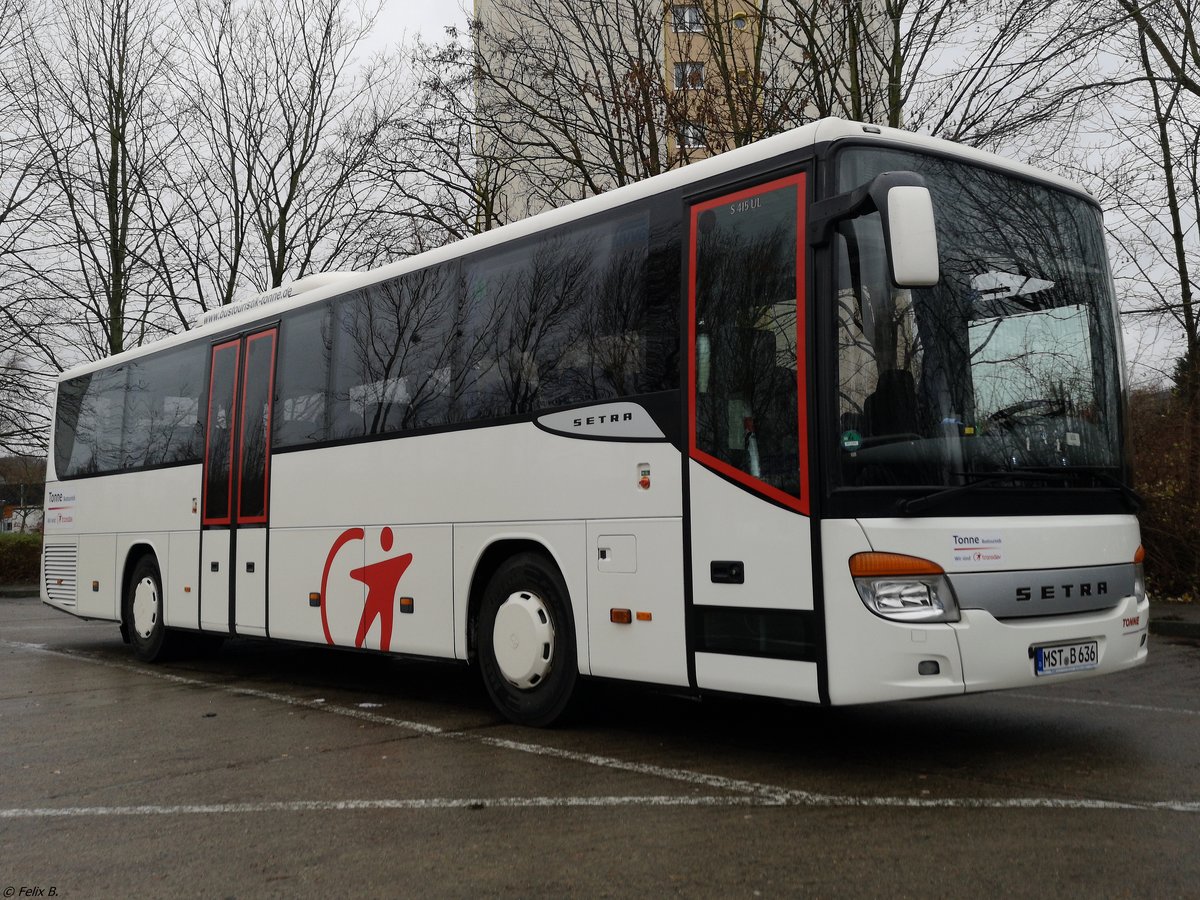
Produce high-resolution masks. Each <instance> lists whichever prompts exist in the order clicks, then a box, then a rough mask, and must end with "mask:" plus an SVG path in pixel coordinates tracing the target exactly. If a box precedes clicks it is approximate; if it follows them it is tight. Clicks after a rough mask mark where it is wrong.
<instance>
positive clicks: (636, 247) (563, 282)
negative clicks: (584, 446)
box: [467, 213, 674, 418]
mask: <svg viewBox="0 0 1200 900" xmlns="http://www.w3.org/2000/svg"><path fill="white" fill-rule="evenodd" d="M649 243H650V232H649V217H648V214H646V213H638V214H635V215H631V216H626V217H623V218H620V219H617V220H615V221H612V222H607V223H603V224H596V225H586V226H582V227H578V228H575V229H573V230H571V231H565V232H560V233H557V234H555V235H554V236H552V237H549V238H543V239H540V240H539V241H538V242H537V243H535V244H533V245H532V246H526V247H522V248H518V249H514V250H507V251H502V252H496V253H489V254H481V255H480V256H479V257H478V258H476V259H475V260H472V262H471V264H470V265H469V266H468V269H467V286H468V303H467V312H468V319H467V336H468V339H469V343H470V344H471V346H472V347H473V348H474V349H475V351H476V358H475V359H474V361H473V368H474V377H473V378H472V380H471V382H470V384H469V385H468V386H467V394H468V397H469V402H468V404H467V406H468V409H469V410H470V416H471V417H472V418H486V417H493V416H505V415H514V414H520V413H530V412H536V411H538V410H541V409H545V408H548V407H555V406H566V405H571V404H578V403H588V402H593V401H597V400H606V399H610V398H613V397H617V396H624V395H630V394H638V393H646V392H649V391H653V390H660V389H662V388H664V387H668V386H673V385H667V384H663V383H662V382H663V380H664V372H665V370H666V369H669V368H670V367H669V366H664V364H663V360H662V359H661V355H662V353H663V351H664V348H665V347H666V346H667V345H671V346H672V347H673V343H674V325H673V322H674V319H673V317H672V316H667V317H664V316H663V315H662V301H663V300H664V299H667V298H664V297H659V298H658V301H659V304H658V305H652V304H651V303H650V301H649V293H648V291H647V288H646V282H647V258H648V250H649ZM668 297H669V295H668ZM670 299H673V298H670ZM668 306H669V308H670V309H671V310H673V308H674V304H673V303H669V304H668ZM664 329H665V330H669V331H670V333H671V340H670V341H666V342H664V341H661V340H659V337H660V334H659V333H660V332H661V331H663V330H664ZM667 352H672V353H673V349H672V350H668V351H667ZM651 372H654V373H655V374H654V375H651V374H649V373H651Z"/></svg>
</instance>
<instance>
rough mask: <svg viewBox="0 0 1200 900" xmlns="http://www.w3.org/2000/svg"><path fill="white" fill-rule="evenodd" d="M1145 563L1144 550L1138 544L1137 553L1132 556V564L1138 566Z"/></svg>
mask: <svg viewBox="0 0 1200 900" xmlns="http://www.w3.org/2000/svg"><path fill="white" fill-rule="evenodd" d="M1145 561H1146V548H1145V547H1143V546H1142V545H1141V544H1138V548H1137V552H1136V553H1134V554H1133V564H1134V565H1135V566H1140V565H1141V564H1142V563H1144V562H1145Z"/></svg>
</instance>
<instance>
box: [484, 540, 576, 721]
mask: <svg viewBox="0 0 1200 900" xmlns="http://www.w3.org/2000/svg"><path fill="white" fill-rule="evenodd" d="M569 604H570V599H569V597H568V595H567V589H566V585H565V584H564V583H563V580H562V576H561V575H560V574H559V572H558V570H557V569H556V568H555V567H554V566H553V565H552V564H550V563H549V562H547V561H546V560H545V559H544V558H543V557H541V556H539V555H537V554H533V553H522V554H519V555H517V556H514V557H512V558H511V559H508V560H506V561H505V562H504V563H503V564H502V565H501V566H500V568H499V569H497V570H496V573H495V575H493V576H492V580H491V581H490V582H489V583H488V586H487V590H486V592H485V593H484V597H483V604H482V606H481V608H480V611H479V619H478V625H477V629H478V630H477V631H476V647H477V648H478V652H479V667H480V671H481V673H482V675H483V683H484V686H485V687H486V688H487V692H488V695H489V696H490V697H491V699H492V702H493V703H494V704H495V705H496V708H497V709H499V710H500V712H501V713H503V714H504V715H505V717H507V718H508V719H510V720H511V721H513V722H516V723H517V724H519V725H532V726H543V725H549V724H550V723H552V722H553V721H554V720H555V719H557V718H558V717H559V716H561V715H562V713H563V712H564V711H565V710H566V708H567V706H568V705H569V704H570V702H571V697H572V695H573V694H574V692H575V682H576V680H577V679H578V675H579V672H578V669H577V667H576V662H575V660H576V654H575V628H574V624H573V622H572V619H571V611H570V606H569Z"/></svg>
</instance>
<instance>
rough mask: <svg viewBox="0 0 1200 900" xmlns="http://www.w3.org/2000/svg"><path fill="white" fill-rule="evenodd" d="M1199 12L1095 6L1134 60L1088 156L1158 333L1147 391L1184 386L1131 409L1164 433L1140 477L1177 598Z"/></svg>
mask: <svg viewBox="0 0 1200 900" xmlns="http://www.w3.org/2000/svg"><path fill="white" fill-rule="evenodd" d="M1197 12H1200V5H1198V4H1197V3H1196V2H1195V0H1178V2H1176V0H1170V2H1141V0H1136V2H1135V0H1117V2H1115V3H1112V4H1109V5H1107V6H1104V7H1101V8H1100V9H1098V10H1096V11H1094V12H1093V16H1094V21H1098V22H1101V23H1103V24H1105V25H1106V26H1107V29H1108V31H1107V34H1106V41H1105V44H1104V47H1105V49H1106V50H1108V51H1109V57H1110V58H1111V59H1114V60H1122V61H1124V65H1123V66H1122V67H1121V68H1120V69H1117V70H1116V71H1114V72H1113V73H1111V78H1112V83H1113V85H1114V86H1116V85H1119V86H1120V92H1119V93H1117V92H1115V91H1114V92H1113V93H1112V94H1111V95H1110V98H1109V102H1108V103H1106V105H1105V107H1104V112H1103V118H1100V119H1099V120H1098V122H1097V125H1096V130H1097V131H1098V132H1100V133H1103V134H1106V135H1108V136H1110V140H1109V142H1108V143H1107V145H1105V146H1103V148H1102V152H1100V153H1097V152H1095V150H1094V149H1093V151H1092V152H1091V153H1089V154H1086V155H1084V157H1083V158H1082V160H1081V162H1080V169H1081V170H1082V172H1081V177H1082V178H1084V179H1085V180H1087V181H1088V182H1089V183H1090V184H1092V185H1093V186H1094V189H1095V190H1096V192H1097V193H1098V194H1099V195H1100V198H1101V201H1102V202H1103V203H1104V204H1105V206H1106V207H1108V208H1109V210H1110V215H1109V217H1108V224H1109V231H1110V235H1111V236H1112V240H1113V246H1114V250H1115V264H1116V269H1117V275H1118V284H1119V285H1120V286H1121V288H1122V295H1123V296H1122V307H1123V316H1124V319H1125V321H1126V323H1127V324H1128V325H1129V326H1130V329H1131V330H1132V331H1133V333H1134V334H1135V335H1136V334H1151V335H1153V336H1154V339H1155V340H1154V347H1153V352H1152V353H1151V354H1149V359H1147V360H1145V361H1143V366H1142V370H1143V380H1146V376H1147V375H1148V376H1149V381H1150V382H1153V383H1152V384H1151V383H1147V384H1146V385H1145V386H1144V391H1145V392H1146V393H1147V396H1150V395H1151V394H1153V392H1160V393H1161V390H1162V386H1163V385H1164V384H1168V383H1170V382H1172V381H1173V382H1174V388H1173V390H1172V391H1171V392H1170V393H1169V394H1166V395H1165V397H1166V399H1165V400H1163V401H1161V402H1156V403H1153V404H1151V403H1146V404H1143V403H1140V402H1139V403H1138V404H1135V405H1134V408H1133V411H1132V419H1133V428H1134V429H1135V430H1138V433H1139V434H1141V435H1142V436H1143V437H1145V436H1146V434H1147V431H1148V429H1150V428H1152V429H1153V440H1154V441H1155V446H1156V450H1155V453H1154V454H1152V456H1153V457H1154V458H1152V459H1151V458H1149V457H1147V456H1146V455H1144V454H1143V455H1141V456H1140V462H1139V466H1138V469H1137V471H1136V472H1135V475H1136V477H1137V484H1138V488H1139V490H1140V491H1142V493H1143V494H1144V495H1145V496H1146V498H1147V507H1146V509H1145V510H1143V512H1142V515H1141V521H1142V528H1143V536H1144V540H1145V542H1146V544H1147V550H1148V553H1149V555H1150V557H1151V558H1152V559H1153V560H1154V561H1155V568H1154V571H1153V572H1152V575H1153V577H1154V579H1155V583H1154V587H1155V589H1156V590H1160V591H1167V592H1169V593H1172V594H1184V593H1195V592H1196V591H1197V590H1198V589H1200V560H1197V557H1196V554H1195V553H1194V551H1193V549H1192V548H1191V546H1190V544H1188V542H1187V540H1186V537H1185V536H1186V535H1189V534H1191V533H1192V531H1193V530H1194V529H1195V528H1196V527H1198V526H1200V308H1197V288H1198V282H1197V277H1198V273H1200V224H1198V223H1200V132H1198V131H1197V129H1196V122H1197V121H1200V92H1197V91H1196V90H1195V87H1196V85H1195V84H1194V83H1193V78H1192V76H1191V75H1190V74H1189V73H1190V72H1192V71H1194V66H1195V61H1194V52H1195V50H1194V48H1195V34H1194V30H1193V23H1194V22H1195V18H1196V13H1197ZM1155 371H1157V376H1156V377H1155V375H1154V374H1153V373H1154V372H1155ZM1152 411H1153V422H1152V424H1151V421H1150V418H1149V417H1151V416H1152Z"/></svg>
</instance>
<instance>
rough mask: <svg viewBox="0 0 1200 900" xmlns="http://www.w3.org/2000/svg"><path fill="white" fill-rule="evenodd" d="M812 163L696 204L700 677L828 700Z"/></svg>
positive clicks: (693, 521)
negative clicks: (811, 348) (812, 330)
mask: <svg viewBox="0 0 1200 900" xmlns="http://www.w3.org/2000/svg"><path fill="white" fill-rule="evenodd" d="M807 201H808V180H807V173H805V172H797V173H796V174H794V175H790V176H785V177H782V178H774V179H771V180H768V181H764V182H762V183H760V184H755V185H749V186H746V187H743V188H742V189H740V190H737V191H734V192H732V193H728V194H725V195H723V196H719V197H712V198H708V199H703V200H700V201H699V202H697V203H695V204H693V205H692V206H691V209H690V231H689V243H688V257H689V258H688V273H689V274H688V308H689V309H688V340H689V345H690V357H691V359H690V363H689V366H688V372H689V394H690V397H689V403H688V414H689V419H690V422H689V431H690V448H689V455H690V457H691V462H690V464H689V493H688V497H689V507H688V511H689V516H688V534H689V547H690V552H691V568H692V572H691V575H692V582H691V583H692V591H691V594H692V596H691V601H692V602H691V606H690V608H689V616H690V620H691V621H690V623H689V624H690V629H689V632H690V634H691V636H692V650H693V662H694V665H695V681H696V686H697V687H699V688H701V689H711V690H718V691H736V692H740V693H751V694H763V695H767V696H775V697H784V698H788V699H793V700H817V699H818V679H817V661H818V653H819V648H820V646H821V637H820V630H819V626H818V622H817V618H816V616H815V614H814V611H813V591H812V584H813V581H812V578H813V574H812V562H811V560H812V551H811V522H810V518H809V515H810V511H809V487H808V459H807V452H806V447H807V444H806V441H807V434H808V425H807V363H806V359H807V352H806V342H807V337H808V335H807V329H806V325H805V318H806V308H805V284H806V280H805V251H806V242H805V226H806V208H807Z"/></svg>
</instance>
